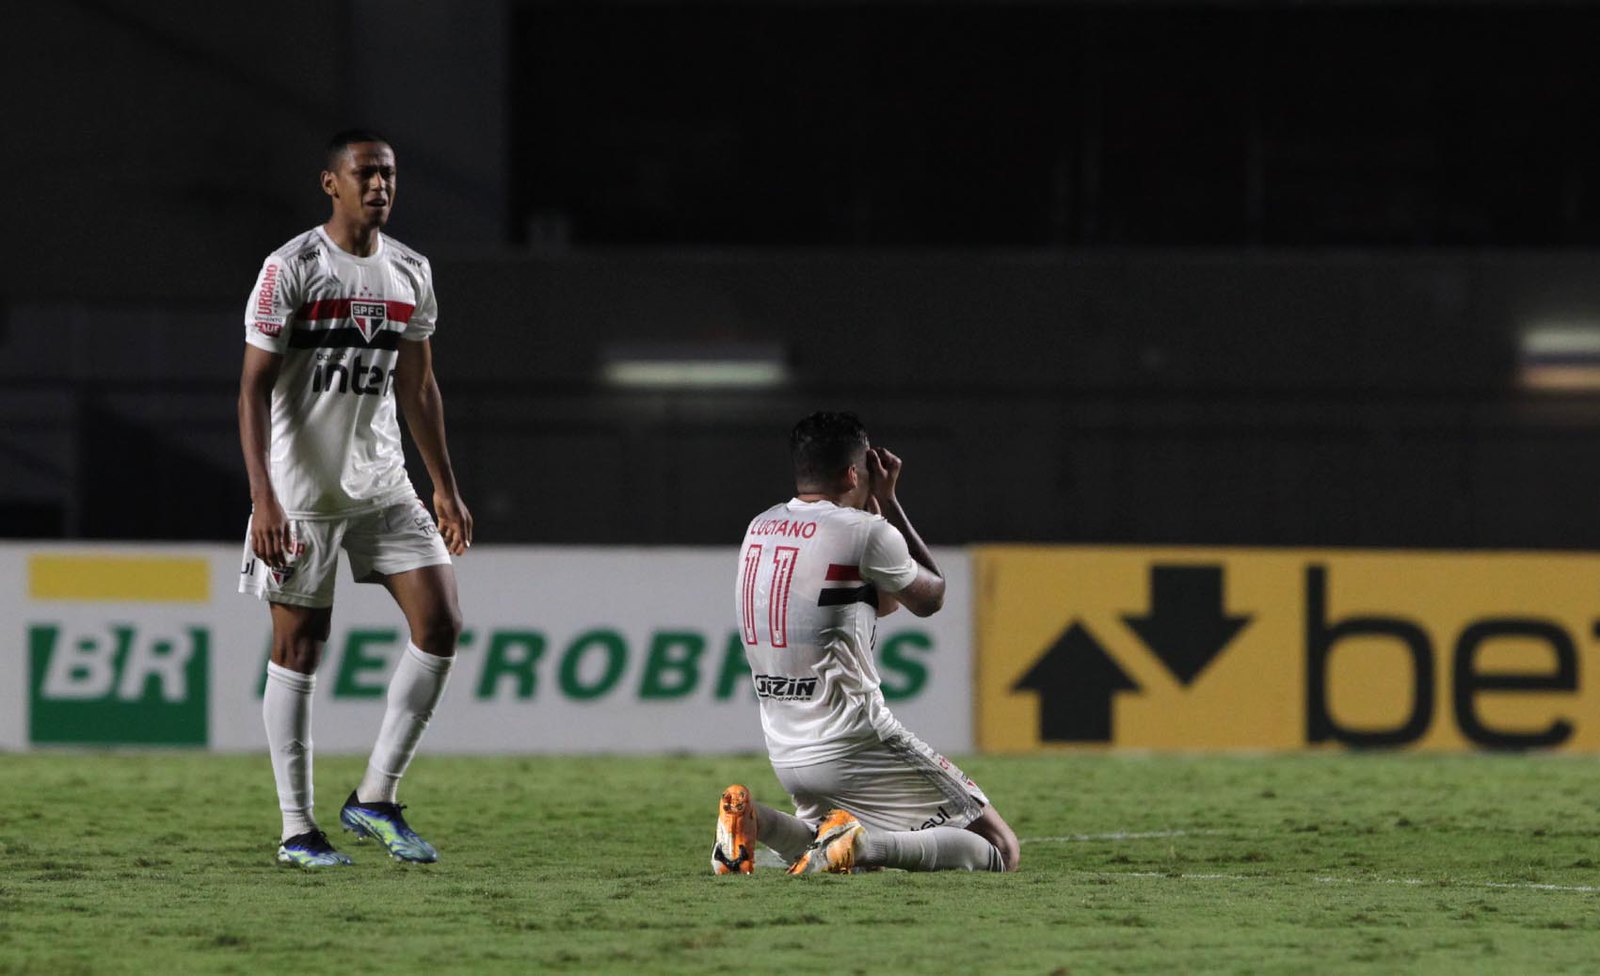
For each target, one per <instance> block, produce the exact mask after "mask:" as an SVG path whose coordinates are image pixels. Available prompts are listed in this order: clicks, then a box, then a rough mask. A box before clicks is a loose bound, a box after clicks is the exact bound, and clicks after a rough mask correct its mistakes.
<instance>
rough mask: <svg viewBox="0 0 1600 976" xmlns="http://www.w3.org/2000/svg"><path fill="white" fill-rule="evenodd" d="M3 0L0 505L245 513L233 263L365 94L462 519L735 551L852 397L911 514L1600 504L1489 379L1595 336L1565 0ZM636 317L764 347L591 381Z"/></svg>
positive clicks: (649, 338) (1596, 174)
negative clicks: (803, 453) (884, 452)
mask: <svg viewBox="0 0 1600 976" xmlns="http://www.w3.org/2000/svg"><path fill="white" fill-rule="evenodd" d="M4 18H5V28H4V30H3V34H4V37H5V41H4V45H3V46H4V51H5V56H4V57H3V58H0V82H3V86H0V91H3V94H0V100H3V105H4V111H3V113H0V118H3V120H4V125H5V130H6V132H5V137H4V139H3V140H0V167H3V170H0V171H3V174H4V176H5V186H6V190H5V193H4V197H3V202H0V218H3V219H0V223H3V229H4V232H3V233H0V247H3V249H4V252H3V254H0V533H3V534H4V535H6V536H10V537H17V538H91V539H124V538H125V539H212V540H225V541H233V540H236V539H238V538H239V537H240V535H241V533H242V528H243V524H244V518H245V515H246V511H247V497H246V493H245V490H244V483H243V477H242V469H241V464H240V461H239V451H238V446H237V435H236V432H235V430H236V429H235V421H234V401H235V397H236V377H237V372H238V364H239V358H240V346H241V339H242V325H241V314H242V309H243V305H244V302H245V297H246V294H247V292H248V291H249V288H250V286H251V283H252V281H253V279H254V275H255V272H256V270H257V268H258V267H259V264H260V261H261V259H262V257H263V256H264V255H265V254H266V253H267V252H268V251H270V250H271V249H273V248H275V247H276V246H278V245H279V244H280V243H282V242H283V241H285V240H287V239H288V238H289V237H291V236H293V235H294V234H296V233H298V232H300V231H302V230H304V229H306V228H307V227H310V226H311V225H313V224H315V223H318V222H320V221H321V220H322V219H323V218H324V216H325V211H326V206H325V203H324V198H323V197H322V195H321V194H320V192H319V191H318V188H317V183H316V177H317V171H318V169H319V165H320V164H319V159H320V148H321V145H322V143H323V142H324V141H325V139H326V138H327V136H328V135H329V134H330V133H331V132H332V131H334V130H336V129H338V128H342V127H345V126H347V125H350V124H356V123H359V124H362V125H368V126H374V127H377V128H379V129H381V130H383V131H385V132H387V133H388V134H389V135H390V138H391V139H392V140H393V142H394V144H395V147H396V150H397V153H398V158H399V161H400V171H401V192H400V195H399V198H398V203H397V207H396V211H395V219H394V221H393V223H392V225H391V227H390V230H391V232H392V233H393V234H394V235H395V236H396V237H398V238H400V239H402V240H405V241H406V242H407V243H409V244H412V245H413V246H416V247H418V248H419V249H421V250H423V251H424V252H425V253H427V254H429V255H430V256H431V257H432V259H433V262H434V266H435V268H436V273H437V280H438V288H439V294H440V300H441V305H442V315H441V326H440V330H439V333H438V336H437V338H436V341H435V347H436V355H437V364H436V365H437V371H438V374H439V376H440V380H441V383H442V386H443V390H444V394H445V399H446V407H447V411H448V417H449V429H450V435H451V446H452V453H453V454H454V456H455V459H456V464H457V469H458V472H459V475H460V478H461V482H462V485H463V487H464V491H465V493H466V497H467V500H468V502H469V504H471V505H472V506H473V509H474V511H475V514H476V516H477V520H478V537H479V539H480V540H481V541H484V542H519V543H608V544H609V543H642V544H667V543H671V544H708V545H711V544H714V545H734V544H736V542H737V539H738V536H739V533H740V531H741V529H742V527H743V526H744V523H745V520H746V519H747V518H748V516H749V515H750V514H751V513H753V512H755V511H758V510H759V509H760V508H761V507H763V506H765V505H767V504H770V503H771V502H773V501H775V500H777V499H778V498H780V497H782V496H783V494H784V493H785V492H786V491H787V490H788V484H787V477H786V459H785V452H784V443H783V437H784V434H785V433H786V431H787V429H788V427H789V425H790V424H791V423H792V422H793V421H794V420H795V419H796V418H797V417H798V416H800V415H801V414H803V413H805V412H808V411H810V410H812V409H816V408H820V407H847V408H852V409H855V410H857V411H858V412H860V413H861V414H862V415H863V416H864V417H865V418H866V419H867V421H868V423H869V425H870V426H871V427H872V428H873V430H874V432H875V434H876V435H877V440H878V441H879V442H880V443H883V444H886V445H888V446H891V447H892V448H894V449H896V450H897V451H899V452H900V453H902V454H903V455H904V456H905V457H906V459H907V474H906V482H905V488H904V496H905V498H906V501H907V505H908V507H909V508H910V510H911V511H912V512H913V514H914V516H915V518H916V520H917V525H918V526H919V527H920V528H921V530H922V531H923V533H924V534H925V535H926V536H927V537H928V538H929V539H930V540H934V541H937V542H939V543H947V544H957V543H965V542H973V541H1042V542H1111V543H1162V544H1165V543H1196V544H1202V543H1203V544H1217V543H1222V544H1262V545H1315V546H1346V545H1349V546H1380V547H1381V546H1403V547H1452V548H1453V547H1519V548H1520V547H1532V548H1547V547H1556V548H1569V547H1581V548H1593V547H1596V546H1600V520H1597V519H1596V517H1595V516H1596V512H1597V508H1600V506H1597V504H1596V503H1597V501H1600V499H1597V497H1596V494H1597V488H1596V486H1597V485H1600V450H1597V447H1600V399H1596V398H1595V396H1594V395H1593V394H1591V393H1587V392H1584V391H1583V390H1581V389H1578V390H1569V391H1566V392H1548V391H1545V392H1538V391H1531V390H1529V389H1526V388H1525V386H1524V385H1523V383H1522V381H1521V377H1522V375H1523V373H1522V367H1523V366H1525V365H1527V363H1526V362H1525V361H1524V359H1525V354H1524V352H1523V351H1522V349H1523V337H1524V335H1525V333H1526V332H1527V331H1528V330H1530V329H1532V328H1535V327H1540V326H1548V325H1557V326H1562V327H1578V328H1583V327H1588V328H1590V329H1591V330H1593V329H1600V140H1596V138H1595V136H1594V134H1593V129H1594V126H1595V120H1596V118H1597V117H1600V114H1597V109H1600V72H1597V71H1595V70H1594V63H1593V53H1592V48H1593V40H1594V38H1595V37H1596V36H1600V30H1597V29H1600V13H1597V12H1596V11H1595V10H1593V9H1591V8H1590V7H1589V6H1588V5H1584V4H1576V3H1574V4H1539V3H1522V2H1512V0H1506V2H1500V3H1494V2H1476V3H1422V2H1411V3H1401V2H1386V3H1378V2H1255V3H1242V2H1230V3H1224V2H1203V0H1190V2H1169V3H1153V2H1134V0H1124V2H1097V3H1088V2H1070V0H1060V2H1051V3H1046V2H998V0H996V2H978V0H970V2H940V3H918V2H889V0H881V2H876V3H856V2H822V0H817V2H784V3H778V2H757V0H745V2H736V3H719V4H711V3H689V4H676V3H665V2H631V3H622V2H582V3H579V2H564V3H543V2H518V0H485V2H467V3H457V4H440V3H429V2H422V0H399V2H393V0H339V2H326V0H286V2H278V3H274V4H231V3H223V4H215V3H201V2H198V0H180V2H159V3H158V2H154V0H142V2H135V0H122V2H118V0H103V2H98V0H97V2H61V3H55V4H22V5H12V6H10V7H8V8H7V10H6V13H5V15H4ZM639 350H644V351H646V352H650V353H652V354H655V355H658V356H664V357H667V358H669V359H670V358H673V357H679V356H696V355H711V356H719V355H729V354H737V353H740V352H749V351H752V350H753V351H754V352H755V353H756V354H758V355H762V356H767V357H771V358H775V359H777V360H779V361H781V362H782V363H783V364H784V365H785V366H786V368H787V369H788V371H789V379H788V381H787V383H786V384H785V385H783V386H780V387H777V388H774V389H750V390H732V391H726V390H725V391H707V390H694V389H687V390H666V391H663V390H646V391H640V390H636V389H624V388H618V387H616V386H613V385H611V384H609V383H607V382H606V381H605V380H604V379H603V378H602V370H603V368H604V366H605V365H606V363H607V362H608V361H612V360H615V359H618V358H620V357H623V356H625V355H627V354H629V353H631V352H637V351H639ZM1579 365H1580V366H1583V367H1584V368H1591V369H1592V368H1593V366H1594V364H1584V363H1579ZM413 471H414V472H415V473H416V474H417V475H418V476H419V478H420V477H424V476H423V475H422V472H421V469H420V467H416V466H414V467H413Z"/></svg>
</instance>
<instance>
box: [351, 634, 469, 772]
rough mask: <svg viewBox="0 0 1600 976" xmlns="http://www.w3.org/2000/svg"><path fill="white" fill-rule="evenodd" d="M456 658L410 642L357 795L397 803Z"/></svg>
mask: <svg viewBox="0 0 1600 976" xmlns="http://www.w3.org/2000/svg"><path fill="white" fill-rule="evenodd" d="M453 663H455V658H453V657H439V656H438V655H437V654H429V653H428V652H427V651H424V650H423V649H422V648H420V647H418V646H417V645H415V644H412V643H409V642H408V643H407V644H406V652H405V654H403V655H401V657H400V663H399V664H398V665H396V666H395V669H394V677H393V678H391V679H389V707H388V709H387V710H386V711H385V712H384V713H383V725H382V727H380V728H379V729H378V741H377V744H376V745H374V746H373V747H372V758H371V759H370V760H368V761H367V774H366V776H364V777H362V779H361V785H360V786H357V787H356V796H357V797H359V798H360V799H362V800H366V801H367V802H369V803H393V802H394V801H395V793H396V791H397V790H398V789H399V788H400V777H401V776H402V775H404V774H405V771H406V767H407V766H409V765H411V757H412V756H414V755H416V752H417V743H419V742H421V741H422V733H423V732H424V731H425V730H426V729H427V728H428V719H430V718H432V717H433V709H434V707H435V706H437V705H438V704H439V697H440V696H441V695H443V694H444V686H445V682H446V681H447V680H448V679H449V677H450V665H452V664H453Z"/></svg>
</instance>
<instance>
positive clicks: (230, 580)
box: [0, 545, 973, 753]
mask: <svg viewBox="0 0 1600 976" xmlns="http://www.w3.org/2000/svg"><path fill="white" fill-rule="evenodd" d="M936 555H937V558H938V560H939V565H940V568H941V569H943V570H944V572H945V574H946V576H947V578H948V580H949V591H948V595H947V598H946V601H945V607H944V609H943V610H942V611H941V612H940V613H938V614H936V615H935V616H933V617H931V618H927V619H918V618H916V617H914V616H912V615H911V614H910V613H908V612H906V611H904V610H902V611H899V612H897V613H894V614H892V615H890V616H887V617H884V618H883V619H882V620H881V621H880V622H879V625H878V640H877V658H878V667H879V671H880V674H881V676H882V679H883V691H884V695H885V697H886V698H887V699H888V701H889V704H890V707H891V708H892V709H893V710H894V712H895V714H896V715H897V716H898V717H899V718H900V719H901V720H902V721H903V722H904V723H905V724H906V725H907V726H908V727H910V728H911V729H912V730H913V731H915V732H916V733H917V734H918V735H920V736H921V737H922V738H924V739H925V740H926V741H928V742H929V743H930V744H932V745H934V746H935V747H936V748H938V749H940V750H942V751H945V752H965V751H970V750H971V748H972V678H971V675H972V665H973V657H972V651H971V639H972V637H971V635H972V612H971V605H972V604H971V573H970V569H969V561H968V558H967V556H966V554H965V552H964V551H962V550H945V551H940V552H938V553H937V554H936ZM736 561H737V548H736V547H729V548H727V549H616V548H608V549H599V548H594V549H587V548H538V547H532V548H499V549H496V548H493V547H480V548H474V549H473V551H472V552H471V553H470V554H468V555H467V556H465V557H463V558H461V559H458V560H457V561H456V575H457V580H458V582H459V586H460V595H461V606H462V612H463V615H464V617H465V620H466V629H465V632H464V633H463V634H462V638H461V645H460V649H459V651H458V658H457V664H456V666H455V669H454V671H453V672H452V675H451V678H450V686H449V689H448V691H447V692H446V694H445V698H444V701H443V702H442V703H441V705H440V707H439V709H438V711H437V712H436V713H435V716H434V719H433V723H432V725H431V726H430V727H429V730H428V738H427V740H426V743H425V745H424V748H425V749H426V750H429V751H433V752H453V753H604V752H619V753H629V752H631V753H653V752H690V753H726V752H746V751H759V750H761V749H762V738H761V726H760V719H759V716H758V713H757V704H756V688H755V682H754V680H753V679H752V676H751V674H750V671H749V668H748V667H747V666H746V664H745V658H744V650H743V643H742V640H741V638H740V635H739V629H738V620H737V618H736V616H735V606H734V596H733V593H734V576H735V563H736ZM240 563H241V558H240V550H239V549H238V548H237V547H231V546H160V547H155V546H104V545H93V546H91V545H49V546H43V545H11V546H4V547H0V621H3V623H0V628H4V630H3V633H4V638H3V640H0V749H13V750H15V749H26V748H30V747H51V746H78V747H96V746H107V745H109V746H129V747H209V748H212V749H217V750H231V751H238V750H252V749H260V748H265V736H264V733H263V731H262V726H261V709H260V704H261V693H262V688H263V680H264V673H265V672H264V665H265V661H266V658H267V655H268V652H269V645H270V627H269V622H268V611H267V607H266V605H265V604H263V603H260V602H258V601H257V600H255V599H253V598H251V597H246V596H241V595H239V594H238V593H237V578H238V574H239V567H240ZM406 640H407V632H406V628H405V624H404V621H403V619H402V618H401V615H400V613H399V610H398V609H397V608H396V607H395V605H394V602H393V601H392V600H391V599H390V597H389V595H388V593H387V592H386V591H385V590H384V589H383V588H382V587H381V586H371V585H357V584H355V583H353V582H352V581H351V579H350V577H349V575H348V569H345V568H341V569H340V579H339V583H338V592H337V594H336V596H335V607H334V616H333V628H332V632H331V633H330V635H329V639H328V643H327V646H326V648H325V650H324V653H323V658H322V664H321V666H320V668H319V669H318V676H317V689H316V693H315V704H314V706H313V723H314V724H313V735H314V738H315V741H316V744H317V748H318V750H319V751H321V752H324V753H327V752H352V753H360V752H365V751H366V750H367V749H369V748H370V747H371V744H372V740H373V738H374V736H375V735H376V733H377V729H378V724H379V722H380V721H381V718H382V715H383V709H384V695H385V692H386V689H387V686H388V679H389V674H390V673H391V671H392V670H393V668H394V665H395V663H396V661H397V660H398V658H399V655H400V653H401V652H402V651H403V650H404V649H405V645H406Z"/></svg>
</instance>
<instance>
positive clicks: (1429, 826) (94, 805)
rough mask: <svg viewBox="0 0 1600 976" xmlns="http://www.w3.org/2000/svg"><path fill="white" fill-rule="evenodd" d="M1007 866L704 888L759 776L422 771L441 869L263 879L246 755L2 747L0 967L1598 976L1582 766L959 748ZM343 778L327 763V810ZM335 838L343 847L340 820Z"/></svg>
mask: <svg viewBox="0 0 1600 976" xmlns="http://www.w3.org/2000/svg"><path fill="white" fill-rule="evenodd" d="M963 766H964V767H965V768H966V769H967V771H968V772H969V773H971V774H972V775H973V776H974V777H975V778H977V779H978V781H979V782H980V783H982V784H983V785H984V787H985V789H986V790H987V791H988V792H989V794H990V796H991V797H993V798H994V799H995V802H996V804H997V805H998V807H999V809H1000V810H1001V812H1002V813H1003V814H1004V815H1005V816H1006V817H1007V818H1008V819H1009V820H1010V822H1011V824H1012V825H1013V826H1014V827H1015V828H1016V830H1017V833H1018V834H1019V835H1020V836H1021V837H1022V838H1024V844H1023V865H1022V872H1021V873H1019V874H1016V875H1012V876H996V875H965V874H934V875H912V874H905V873H901V872H884V873H880V874H871V875H859V876H854V877H831V876H821V877H806V878H788V877H785V876H783V875H782V873H781V872H779V871H776V870H769V871H765V872H758V873H757V875H756V876H754V877H752V878H721V879H714V878H712V877H711V876H710V874H709V867H708V856H709V851H710V844H711V834H712V826H713V817H714V808H715V804H716V798H717V795H718V793H719V791H720V790H721V789H722V787H723V786H725V785H726V784H727V783H729V782H732V781H743V782H745V783H747V784H749V785H750V786H751V788H752V789H753V790H754V791H755V793H756V795H757V797H758V798H762V799H765V800H767V801H768V802H771V801H773V800H774V799H778V798H780V797H781V794H780V793H779V791H778V787H777V784H776V781H775V780H774V779H773V777H772V774H771V772H770V770H769V769H768V768H767V766H766V763H765V760H764V759H763V758H761V757H756V756H751V757H734V758H718V759H703V758H656V759H621V758H613V759H580V758H560V759H544V758H540V759H520V758H519V759H459V758H441V757H428V756H424V757H423V758H421V759H419V760H418V761H417V762H416V764H415V765H414V766H413V768H412V771H411V773H410V774H409V775H408V776H407V780H406V783H405V786H404V789H403V791H402V799H404V800H406V801H407V802H408V803H411V804H412V805H413V806H412V807H411V809H410V811H409V815H411V817H412V822H413V824H414V825H415V826H417V827H418V829H419V830H420V831H421V833H422V834H423V835H424V836H425V837H428V838H429V839H431V840H433V841H434V842H435V843H436V844H437V845H438V847H439V848H440V851H441V857H442V861H441V862H440V863H439V864H437V865H432V866H404V865H399V864H395V863H392V862H390V861H389V860H388V859H387V858H386V857H384V856H382V854H381V852H380V851H379V850H378V849H375V848H374V847H372V846H371V845H362V844H354V843H350V842H348V841H347V842H346V843H344V844H343V845H342V846H343V847H344V849H345V850H347V851H348V852H349V853H351V854H352V855H353V856H355V857H356V859H357V864H356V866H355V867H354V868H350V869H344V870H337V871H333V870H330V871H323V872H318V873H307V872H302V871H299V870H296V869H292V868H286V867H280V866H278V865H277V864H275V863H274V861H273V858H272V855H273V852H274V850H275V846H276V837H277V834H276V809H275V807H276V804H275V797H274V795H273V792H272V782H271V771H270V767H269V766H268V764H267V760H266V757H265V756H240V757H234V756H226V757H218V756H204V755H186V754H137V755H129V754H115V755H82V754H31V755H0V973H5V974H18V973H41V974H44V973H48V974H61V973H150V972H165V973H184V972H219V973H261V972H294V973H297V974H298V973H308V974H309V973H323V972H326V973H334V972H345V973H348V972H396V973H413V972H428V973H435V972H463V973H490V972H569V973H606V972H627V973H633V974H640V973H710V972H751V971H755V972H781V973H805V972H816V971H832V972H843V973H854V972H859V973H985V974H989V973H1035V974H1057V973H1073V974H1084V973H1125V972H1127V973H1171V972H1238V973H1311V972H1315V973H1393V972H1408V973H1426V972H1449V973H1452V974H1461V973H1535V972H1537V973H1552V972H1593V971H1595V969H1596V967H1597V966H1600V911H1597V909H1600V813H1597V811H1596V807H1595V803H1594V800H1595V798H1596V797H1597V795H1600V789H1597V781H1600V764H1597V763H1595V762H1594V761H1593V760H1585V759H1573V758H1517V757H1504V756H1466V757H1450V758H1439V757H1423V756H1350V755H1332V754H1329V755H1314V756H1294V757H1252V758H1242V757H1230V758H1188V757H1149V758H1124V757H1106V756H1089V755H1071V756H1052V757H1029V758H999V757H987V758H982V757H980V758H972V759H969V760H966V761H965V762H964V763H963ZM360 768H361V760H360V759H357V758H344V757H323V758H319V761H318V766H317V779H318V783H319V784H320V787H321V789H320V793H319V797H320V803H319V810H318V812H319V814H320V816H321V819H322V821H323V825H324V826H325V827H334V826H336V823H337V819H336V818H337V808H338V804H339V802H341V801H342V799H343V797H344V795H345V793H346V792H348V790H349V787H350V784H352V783H353V782H354V781H355V779H356V777H357V775H358V773H359V772H360ZM330 833H332V834H333V836H335V838H336V841H337V839H338V838H340V837H347V835H342V834H338V833H336V832H333V831H330Z"/></svg>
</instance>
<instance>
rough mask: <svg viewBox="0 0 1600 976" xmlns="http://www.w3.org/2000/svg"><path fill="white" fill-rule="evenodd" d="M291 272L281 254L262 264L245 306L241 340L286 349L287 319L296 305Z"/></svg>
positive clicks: (288, 323) (277, 349)
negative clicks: (242, 338)
mask: <svg viewBox="0 0 1600 976" xmlns="http://www.w3.org/2000/svg"><path fill="white" fill-rule="evenodd" d="M293 277H294V273H293V271H292V270H291V269H290V265H289V262H287V261H285V260H284V259H283V256H282V255H279V254H274V255H271V256H270V257H268V258H267V260H266V261H265V262H263V263H262V265H261V273H260V274H258V275H256V286H255V288H254V289H252V290H251V292H250V301H249V302H248V303H247V304H246V305H245V307H244V341H245V342H248V343H249V344H250V345H252V346H255V347H257V348H259V349H265V350H266V351H267V352H275V353H279V354H282V353H284V352H286V351H287V350H288V348H289V333H290V331H291V329H290V326H291V324H292V323H291V322H290V319H291V318H292V317H293V315H294V310H295V308H296V307H297V305H296V296H295V289H296V288H297V287H298V285H297V284H296V283H295V282H294V281H293V280H292V279H293Z"/></svg>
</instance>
